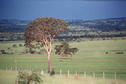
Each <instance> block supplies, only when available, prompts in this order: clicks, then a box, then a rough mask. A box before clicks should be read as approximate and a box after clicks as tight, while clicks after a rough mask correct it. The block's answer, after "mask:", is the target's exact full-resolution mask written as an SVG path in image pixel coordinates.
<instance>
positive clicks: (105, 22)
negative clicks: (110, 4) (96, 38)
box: [0, 17, 126, 32]
mask: <svg viewBox="0 0 126 84" xmlns="http://www.w3.org/2000/svg"><path fill="white" fill-rule="evenodd" d="M29 22H31V21H26V20H16V19H9V20H7V19H3V20H0V32H24V31H25V28H26V27H27V24H28V23H29ZM67 23H68V24H69V26H76V27H77V26H81V27H82V29H83V28H89V29H99V30H117V31H118V30H119V31H120V30H125V29H126V17H122V18H108V19H99V20H88V21H84V20H67ZM70 28H71V27H70Z"/></svg>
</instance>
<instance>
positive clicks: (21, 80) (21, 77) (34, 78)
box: [17, 71, 43, 84]
mask: <svg viewBox="0 0 126 84" xmlns="http://www.w3.org/2000/svg"><path fill="white" fill-rule="evenodd" d="M17 79H18V84H30V82H35V84H40V83H41V82H43V80H41V78H40V76H39V75H38V74H37V73H35V72H32V73H28V72H23V71H19V72H18V76H17Z"/></svg>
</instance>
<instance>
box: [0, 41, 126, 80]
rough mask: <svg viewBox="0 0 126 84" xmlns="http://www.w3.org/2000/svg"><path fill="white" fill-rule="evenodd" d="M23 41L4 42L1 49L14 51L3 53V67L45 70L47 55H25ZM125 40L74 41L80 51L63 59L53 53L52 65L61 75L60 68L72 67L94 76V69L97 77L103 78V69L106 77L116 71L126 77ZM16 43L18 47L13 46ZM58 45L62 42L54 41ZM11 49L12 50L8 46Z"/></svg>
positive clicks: (73, 70) (0, 46) (63, 70)
mask: <svg viewBox="0 0 126 84" xmlns="http://www.w3.org/2000/svg"><path fill="white" fill-rule="evenodd" d="M23 43H24V42H23V41H12V42H1V43H0V50H2V49H4V50H6V51H7V52H14V53H15V54H1V55H0V69H4V70H6V69H11V68H14V67H17V68H24V69H32V70H37V71H40V70H42V69H43V70H44V71H46V72H47V69H48V68H47V55H46V54H45V53H44V54H24V53H22V52H23V51H24V49H25V48H24V47H19V46H18V45H19V44H23ZM125 43H126V40H99V41H97V40H96V41H84V42H73V43H72V42H71V43H70V46H71V47H77V48H78V49H79V52H78V53H77V54H75V55H73V57H72V58H71V57H69V58H60V56H58V55H55V54H54V50H53V52H52V54H51V55H52V56H51V63H52V68H54V69H55V71H56V73H57V74H58V73H59V71H60V69H61V70H62V73H63V74H66V73H67V70H68V69H69V71H70V74H74V73H75V72H76V71H77V72H78V74H80V75H83V73H84V72H86V73H87V75H89V76H92V72H95V73H96V77H102V72H104V73H105V77H106V78H114V77H113V75H114V72H116V73H117V78H118V79H119V78H121V79H126V47H125ZM13 44H17V47H12V45H13ZM55 44H59V43H54V45H55ZM8 48H10V49H8Z"/></svg>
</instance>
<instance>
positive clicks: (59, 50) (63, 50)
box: [55, 42, 78, 57]
mask: <svg viewBox="0 0 126 84" xmlns="http://www.w3.org/2000/svg"><path fill="white" fill-rule="evenodd" d="M55 50H56V51H55V54H58V55H61V56H62V57H66V56H68V55H71V56H72V55H73V54H75V53H76V52H77V51H78V48H70V47H69V44H68V43H66V42H64V43H62V44H61V45H56V46H55Z"/></svg>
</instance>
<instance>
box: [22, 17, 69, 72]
mask: <svg viewBox="0 0 126 84" xmlns="http://www.w3.org/2000/svg"><path fill="white" fill-rule="evenodd" d="M66 29H67V24H66V22H65V21H64V20H60V19H56V18H52V17H43V18H37V19H35V20H34V21H33V22H31V23H29V24H28V27H27V28H26V30H25V34H24V36H25V46H26V47H32V48H40V47H44V49H45V51H46V53H47V55H48V72H51V63H50V54H51V51H52V41H53V39H54V38H55V37H56V36H57V35H58V33H59V32H60V31H63V30H66Z"/></svg>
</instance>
